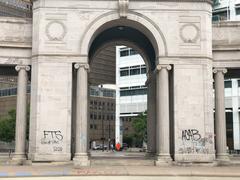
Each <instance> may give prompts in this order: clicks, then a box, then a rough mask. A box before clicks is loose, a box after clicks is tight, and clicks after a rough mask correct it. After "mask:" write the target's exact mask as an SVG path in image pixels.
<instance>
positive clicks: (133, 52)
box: [120, 48, 138, 57]
mask: <svg viewBox="0 0 240 180" xmlns="http://www.w3.org/2000/svg"><path fill="white" fill-rule="evenodd" d="M136 54H138V52H137V51H136V50H134V49H132V48H121V49H120V57H125V56H132V55H136Z"/></svg>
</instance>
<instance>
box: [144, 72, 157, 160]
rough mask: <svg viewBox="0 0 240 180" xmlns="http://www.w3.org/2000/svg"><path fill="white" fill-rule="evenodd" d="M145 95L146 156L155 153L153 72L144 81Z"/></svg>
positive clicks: (154, 86) (154, 90)
mask: <svg viewBox="0 0 240 180" xmlns="http://www.w3.org/2000/svg"><path fill="white" fill-rule="evenodd" d="M146 86H147V87H148V95H147V98H148V100H147V152H148V154H147V155H148V156H155V154H156V77H155V73H152V74H151V75H149V76H148V80H147V82H146Z"/></svg>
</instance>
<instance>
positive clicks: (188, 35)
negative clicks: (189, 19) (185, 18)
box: [180, 23, 200, 43]
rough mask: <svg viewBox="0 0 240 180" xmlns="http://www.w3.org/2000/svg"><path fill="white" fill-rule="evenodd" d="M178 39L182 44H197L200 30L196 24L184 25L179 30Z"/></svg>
mask: <svg viewBox="0 0 240 180" xmlns="http://www.w3.org/2000/svg"><path fill="white" fill-rule="evenodd" d="M180 37H181V39H182V40H183V42H184V43H197V40H198V39H199V38H200V30H199V28H198V26H197V25H196V24H193V23H187V24H184V25H183V26H182V27H181V29H180Z"/></svg>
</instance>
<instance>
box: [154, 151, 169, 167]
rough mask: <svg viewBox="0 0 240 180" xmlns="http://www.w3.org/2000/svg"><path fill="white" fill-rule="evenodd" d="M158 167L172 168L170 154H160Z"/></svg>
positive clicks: (157, 160) (156, 162) (157, 161)
mask: <svg viewBox="0 0 240 180" xmlns="http://www.w3.org/2000/svg"><path fill="white" fill-rule="evenodd" d="M155 165H156V166H170V165H172V158H171V157H170V154H159V155H158V156H157V158H156V161H155Z"/></svg>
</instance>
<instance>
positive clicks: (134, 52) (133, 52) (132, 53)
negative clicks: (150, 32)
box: [130, 49, 138, 55]
mask: <svg viewBox="0 0 240 180" xmlns="http://www.w3.org/2000/svg"><path fill="white" fill-rule="evenodd" d="M135 54H138V53H137V51H135V50H134V49H130V55H135Z"/></svg>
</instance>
